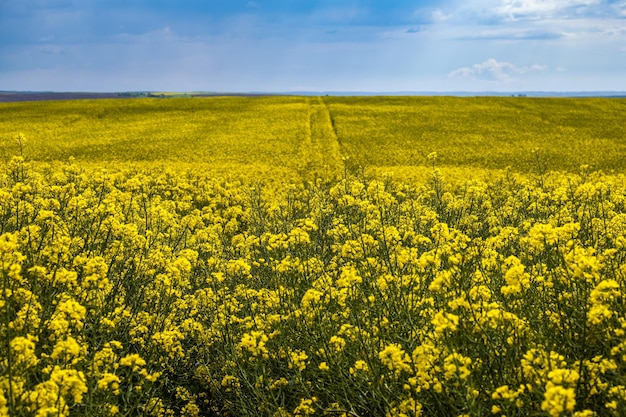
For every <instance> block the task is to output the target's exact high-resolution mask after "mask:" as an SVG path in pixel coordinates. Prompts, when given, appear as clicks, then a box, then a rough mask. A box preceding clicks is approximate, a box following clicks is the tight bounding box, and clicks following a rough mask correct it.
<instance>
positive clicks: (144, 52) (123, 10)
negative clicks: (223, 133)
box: [0, 0, 626, 92]
mask: <svg viewBox="0 0 626 417" xmlns="http://www.w3.org/2000/svg"><path fill="white" fill-rule="evenodd" d="M0 90H49V91H128V90H133V91H136V90H158V91H222V92H225V91H231V92H250V91H271V92H289V91H362V92H379V91H387V92H393V91H442V92H445V91H626V0H463V1H460V0H424V1H418V0H413V1H409V0H396V1H393V0H255V1H248V0H100V1H99V0H0Z"/></svg>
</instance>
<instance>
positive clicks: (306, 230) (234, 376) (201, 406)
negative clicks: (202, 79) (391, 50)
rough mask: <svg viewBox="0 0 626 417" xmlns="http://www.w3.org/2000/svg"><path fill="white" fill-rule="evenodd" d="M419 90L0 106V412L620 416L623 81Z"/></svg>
mask: <svg viewBox="0 0 626 417" xmlns="http://www.w3.org/2000/svg"><path fill="white" fill-rule="evenodd" d="M212 100H213V101H212ZM350 100H353V101H352V102H350ZM368 100H372V101H374V102H373V103H369V104H368ZM385 100H387V101H389V102H391V104H390V103H387V104H384V103H383V104H381V102H383V101H385ZM402 100H404V101H402ZM410 100H417V99H408V98H406V99H399V102H404V103H405V104H404V106H405V107H406V108H405V110H404V112H405V113H402V112H401V111H400V110H398V111H397V112H396V113H393V116H391V115H390V116H389V117H388V118H385V117H383V116H382V115H383V114H384V112H385V111H386V110H385V106H393V105H394V104H393V99H392V98H384V99H381V98H376V99H370V98H362V99H348V98H336V97H333V98H328V97H325V98H323V99H322V98H315V97H311V98H306V97H290V98H277V97H264V98H254V99H246V98H220V99H210V100H204V101H203V100H196V99H164V100H152V101H150V100H128V101H103V102H95V101H81V102H78V101H75V102H58V103H41V104H33V103H21V104H19V105H15V104H13V105H10V106H9V105H7V106H1V107H2V110H6V112H4V113H3V115H9V116H10V117H9V116H7V117H5V118H3V119H2V120H0V122H1V126H2V131H1V132H2V133H1V134H2V135H3V140H4V142H3V143H2V151H3V152H4V162H3V166H2V168H1V169H0V228H1V230H0V280H1V284H0V291H1V292H0V294H1V297H0V336H1V337H0V416H38V417H39V416H41V417H48V416H136V415H146V416H229V417H230V416H232V417H234V416H272V417H274V416H275V417H288V416H294V417H295V416H297V417H301V416H344V417H365V416H398V417H399V416H402V417H404V416H407V417H408V416H420V415H421V416H431V415H437V416H551V417H557V416H576V417H582V416H620V415H622V414H623V410H624V409H626V298H625V297H624V296H623V294H624V286H625V285H626V177H625V176H624V175H623V167H622V165H620V163H621V162H620V160H618V158H616V157H614V156H615V155H614V154H613V153H612V152H618V151H619V150H620V149H621V148H620V147H621V146H622V145H623V140H624V135H623V130H620V129H623V128H624V123H623V122H624V117H625V116H624V114H623V112H622V114H621V115H620V113H619V111H617V110H615V111H614V112H613V113H611V112H610V108H613V107H615V108H617V109H619V108H620V107H619V106H624V104H623V102H621V101H611V100H607V101H606V102H602V101H597V102H596V101H594V100H591V101H585V100H582V101H581V102H578V101H572V102H568V101H567V100H565V101H564V102H563V103H557V102H556V101H555V102H552V101H549V102H545V103H548V104H550V105H548V104H545V103H544V102H541V103H539V102H531V101H529V102H528V103H526V102H525V101H523V100H522V101H519V103H520V105H527V106H530V107H532V106H535V107H533V109H534V110H532V109H531V110H528V111H526V112H525V113H524V114H525V116H523V117H522V116H520V117H521V119H520V120H522V121H524V123H527V122H528V119H527V118H525V117H530V116H529V114H531V115H532V114H534V113H533V112H535V111H537V112H538V111H539V109H540V107H541V105H544V104H545V105H546V106H547V107H546V108H545V114H544V116H543V117H544V118H547V119H550V120H552V121H553V122H551V123H553V124H554V126H557V127H558V126H566V125H567V124H568V123H570V124H571V123H574V122H575V121H576V120H578V119H577V117H582V116H580V115H581V114H587V113H585V111H587V112H588V114H587V116H588V117H587V118H584V117H583V118H582V119H581V120H579V122H580V125H579V126H578V127H577V129H576V130H574V131H572V132H573V134H574V136H572V145H571V147H570V148H567V149H565V148H564V149H562V154H561V153H559V152H558V151H557V146H561V142H558V140H557V139H555V138H556V137H557V135H556V133H555V134H554V135H553V136H549V137H548V138H546V137H545V136H544V135H543V134H542V133H541V131H540V127H537V126H536V125H534V124H531V125H529V127H528V128H527V129H526V130H524V131H520V132H519V135H520V136H521V137H523V140H522V139H520V141H521V142H519V143H517V146H518V148H519V150H520V152H521V151H522V150H524V149H525V148H524V149H522V148H521V145H520V143H526V141H527V142H528V147H529V153H528V155H518V158H519V159H515V158H514V155H513V154H511V155H513V156H510V157H508V156H507V155H509V153H508V152H509V150H510V149H509V147H514V146H515V143H514V142H513V141H514V140H515V138H514V137H510V138H509V140H510V141H512V142H511V143H508V142H507V143H508V144H502V146H500V145H499V142H495V139H494V138H493V137H491V136H489V135H490V134H488V132H495V131H497V130H498V129H496V127H497V126H496V127H494V125H497V124H498V123H500V124H501V125H502V126H504V127H506V126H509V123H513V121H512V120H513V119H506V118H505V116H504V115H503V116H502V118H498V117H497V114H494V113H497V109H499V108H501V107H502V106H504V104H507V103H518V101H516V100H519V99H518V98H510V99H508V100H504V104H503V103H502V102H500V101H498V100H499V99H493V101H489V100H488V99H481V100H483V101H481V100H478V101H479V103H482V104H481V105H482V106H484V107H487V108H488V109H490V112H487V115H486V116H485V118H476V121H475V123H474V124H473V125H472V126H464V127H463V126H460V125H457V129H459V135H460V136H459V137H463V134H464V133H463V132H469V131H475V132H483V133H482V135H483V139H481V140H480V141H477V142H476V146H475V147H471V148H468V149H467V150H466V152H457V153H455V151H454V149H455V148H454V146H453V145H450V144H446V143H447V142H445V141H444V140H443V138H439V139H437V141H434V142H425V143H420V141H419V140H418V139H416V138H418V137H419V129H420V128H422V127H423V126H422V125H421V124H420V123H418V122H417V121H416V120H414V118H413V116H414V115H415V114H414V113H415V111H414V110H415V108H416V107H419V105H418V104H419V103H417V101H415V102H412V103H413V105H414V106H410V105H409V104H407V103H411V101H410ZM421 100H427V99H426V98H424V99H421ZM446 100H449V101H447V102H448V103H450V106H451V108H450V109H449V112H450V114H456V113H459V112H460V113H462V112H464V111H469V110H468V109H465V110H463V109H458V108H455V107H454V103H455V100H456V99H451V98H444V99H441V101H439V102H438V103H439V105H440V106H441V105H443V104H444V103H446ZM418 101H419V100H418ZM399 102H398V103H399ZM359 103H361V104H359ZM398 103H396V104H395V105H398ZM525 103H526V104H525ZM542 103H544V104H542ZM585 103H586V104H585ZM367 104H368V106H369V107H368V106H366V105H367ZM348 105H351V106H354V109H353V110H354V114H353V115H350V110H349V108H348V107H347V106H348ZM507 105H508V104H507ZM511 105H512V104H511ZM557 105H558V106H560V107H558V106H557ZM38 106H40V107H38ZM360 106H361V107H360ZM375 106H379V108H378V110H375ZM550 106H553V107H550ZM594 106H599V107H594ZM602 106H606V109H605V110H606V111H607V113H606V114H604V113H603V114H597V115H596V116H597V117H596V118H594V117H592V114H595V113H597V108H600V107H602ZM365 107H368V108H369V110H367V111H370V113H372V112H373V113H375V114H374V115H373V114H369V115H367V114H363V115H362V120H361V122H360V123H359V122H358V121H357V120H356V118H357V115H359V114H361V113H363V112H365V113H367V111H366V110H365V109H364V108H365ZM461 107H463V106H461ZM505 108H506V106H505ZM621 108H623V107H621ZM54 109H57V110H56V111H57V113H54V112H53V110H54ZM131 109H132V111H131ZM585 109H586V110H585ZM476 111H478V110H476ZM508 111H509V110H505V111H504V114H505V113H506V112H508ZM115 112H117V113H115ZM360 112H361V113H360ZM398 112H399V113H398ZM423 112H424V114H425V116H424V117H425V118H427V115H426V113H427V111H426V110H423ZM455 112H456V113H455ZM570 112H571V113H573V114H570ZM101 113H102V114H103V116H102V118H98V115H99V114H101ZM196 113H200V114H197V115H196V116H194V114H196ZM207 113H208V114H207ZM45 114H48V116H47V117H46V118H44V117H43V115H45ZM111 114H116V116H115V117H113V116H111ZM399 114H405V116H406V118H405V119H402V117H400V116H399ZM89 115H92V116H93V117H92V116H89ZM38 116H41V117H38ZM116 117H117V118H119V119H115V118H116ZM431 117H434V116H431ZM457 117H460V116H459V115H458V114H457ZM474 117H477V116H472V118H469V117H468V118H467V119H466V120H465V123H466V124H470V125H471V123H472V122H471V120H474ZM533 117H534V116H533ZM620 117H621V118H620ZM603 118H605V119H606V120H604V119H603ZM596 119H598V120H604V122H598V121H597V120H596ZM72 120H74V122H72ZM114 120H118V122H119V123H115V122H114ZM194 120H195V123H197V124H196V125H195V126H192V125H193V123H192V122H193V121H194ZM441 120H442V121H445V120H447V119H446V118H445V117H443V116H442V117H441ZM490 120H491V121H490ZM506 120H509V121H508V122H507V121H506ZM554 120H560V121H559V122H554ZM424 123H425V124H428V123H430V122H424ZM437 123H439V122H437ZM450 123H452V124H454V123H457V122H454V123H453V122H452V121H450ZM537 123H539V121H537ZM55 126H56V127H55ZM90 126H92V127H93V129H92V130H91V133H90V129H91V128H90ZM402 126H404V127H402ZM412 126H413V127H415V132H417V133H416V138H411V137H410V135H409V133H408V132H409V131H411V129H412ZM433 126H434V125H433ZM504 127H503V129H504ZM461 128H463V129H465V130H461ZM55 129H56V130H55ZM358 129H362V131H361V133H360V134H359V133H358V131H357V130H358ZM394 129H398V130H397V133H394V132H396V131H395V130H394ZM403 129H404V131H405V133H406V137H405V139H401V135H402V134H403V133H401V132H400V131H402V130H403ZM441 129H442V131H443V132H447V133H446V134H447V135H448V136H449V137H450V138H451V139H450V141H452V142H454V141H460V140H461V139H458V137H455V136H454V133H453V131H454V129H452V128H450V127H445V126H443V125H442V127H441ZM446 129H447V130H446ZM533 129H535V130H533ZM541 129H543V128H541ZM563 129H564V128H563ZM20 132H23V133H20ZM374 132H387V134H388V135H389V138H388V144H387V146H386V147H385V146H382V145H380V146H379V145H378V144H377V143H378V142H377V140H379V139H377V138H378V136H376V135H374ZM433 132H434V131H433ZM529 132H530V133H529ZM576 132H579V133H580V136H579V138H578V139H577V138H576V137H575V133H576ZM433 134H434V133H433ZM477 134H479V133H477ZM512 134H513V132H511V131H506V130H503V131H502V135H512ZM548 134H550V133H549V132H548V133H546V135H548ZM611 134H612V135H613V139H612V141H611V140H609V139H610V135H611ZM360 135H361V136H360ZM533 135H535V137H536V139H535V142H534V146H532V147H531V145H533V143H532V142H533V140H532V137H531V136H533ZM81 137H82V139H81ZM194 138H195V139H194ZM359 138H360V139H359ZM489 138H491V139H489ZM134 140H137V141H138V143H135V142H134ZM193 140H196V142H194V143H192V142H190V141H193ZM380 140H382V139H380ZM490 141H491V142H490ZM602 141H605V142H606V144H607V145H606V146H607V149H608V150H607V152H605V153H602V152H598V149H600V148H598V149H596V148H593V149H592V147H591V145H589V146H587V145H584V144H585V143H587V142H590V143H593V144H596V145H597V144H598V143H605V142H602ZM368 143H369V144H370V145H368ZM489 143H491V146H489ZM370 146H372V147H375V148H376V147H378V149H379V151H378V152H372V153H369V154H368V153H367V152H365V150H367V149H369V147H370ZM459 146H460V145H459ZM576 146H578V148H576ZM585 146H587V147H585ZM594 146H595V145H594ZM414 147H415V149H414ZM481 147H482V148H481ZM479 148H480V149H482V151H481V152H483V153H484V154H485V156H484V160H483V159H481V160H479V159H473V158H474V157H473V156H472V155H475V154H472V152H474V149H479ZM574 148H576V149H579V153H577V154H576V155H579V154H580V158H581V160H575V161H574V162H576V163H578V162H582V163H589V164H590V165H592V167H589V166H586V165H584V166H582V167H581V166H578V167H574V166H573V165H571V164H573V163H574V162H572V163H570V162H568V161H569V159H567V158H568V157H567V156H568V155H573V154H574V153H573V152H574V150H572V149H574ZM359 149H361V150H359ZM592 151H593V152H592ZM476 152H477V151H476ZM385 155H387V156H386V158H387V159H384V158H385ZM490 155H491V156H492V158H490V157H489V156H490ZM562 155H565V156H562ZM70 157H71V159H69V158H70ZM464 158H465V159H464ZM507 158H508V159H507ZM594 158H595V159H594ZM582 159H585V160H582ZM490 161H491V162H490ZM497 161H500V162H503V163H506V164H505V165H504V164H503V165H500V164H499V163H497ZM507 166H510V168H506V167H507ZM388 167H396V168H397V167H400V168H401V169H402V170H405V171H401V175H396V174H384V173H382V172H381V170H383V169H386V168H388ZM413 168H414V169H413ZM412 169H413V170H412ZM399 172H400V171H399ZM416 173H417V174H416ZM405 174H406V176H403V175H405ZM411 176H415V178H416V179H409V178H410V177H411Z"/></svg>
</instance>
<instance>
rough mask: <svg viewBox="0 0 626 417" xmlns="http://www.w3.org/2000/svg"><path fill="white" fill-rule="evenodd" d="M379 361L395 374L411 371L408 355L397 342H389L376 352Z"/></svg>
mask: <svg viewBox="0 0 626 417" xmlns="http://www.w3.org/2000/svg"><path fill="white" fill-rule="evenodd" d="M378 358H379V359H380V361H381V362H382V363H383V364H384V365H386V366H387V368H389V370H391V371H395V373H396V374H398V373H400V372H403V371H407V372H410V371H411V366H410V363H411V359H410V358H409V355H408V354H407V353H406V352H405V351H404V350H403V349H402V348H401V347H400V345H397V344H390V345H387V347H385V349H383V350H382V351H380V352H379V353H378Z"/></svg>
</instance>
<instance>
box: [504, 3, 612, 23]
mask: <svg viewBox="0 0 626 417" xmlns="http://www.w3.org/2000/svg"><path fill="white" fill-rule="evenodd" d="M599 3H600V0H502V1H501V5H500V6H499V7H496V8H495V11H496V14H499V15H501V16H505V17H507V18H508V19H511V20H516V19H519V18H526V19H531V20H536V19H543V18H546V17H554V16H560V17H566V16H567V14H568V10H571V9H576V8H581V7H589V6H593V5H597V4H599Z"/></svg>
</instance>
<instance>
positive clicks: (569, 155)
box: [0, 96, 626, 181]
mask: <svg viewBox="0 0 626 417" xmlns="http://www.w3.org/2000/svg"><path fill="white" fill-rule="evenodd" d="M0 113H1V114H2V117H1V118H0V132H1V133H0V134H1V135H2V139H3V140H2V142H1V143H0V152H1V153H2V154H4V155H5V156H8V155H13V154H15V153H16V150H17V147H18V144H16V141H15V140H14V138H15V137H16V135H17V134H18V133H22V134H23V137H24V139H25V143H24V149H23V151H24V156H25V157H27V159H29V160H30V161H33V162H38V161H40V162H44V161H45V162H49V161H67V159H68V158H70V157H72V158H74V159H76V160H77V161H84V162H88V163H90V164H95V165H104V166H108V165H111V164H114V163H122V164H123V165H128V164H129V163H130V164H140V165H142V166H147V165H148V166H153V167H157V168H159V167H160V166H163V165H164V164H165V165H169V166H171V164H174V163H175V164H181V166H184V167H185V169H188V168H191V169H198V170H203V171H205V172H207V173H208V174H211V175H219V176H233V175H235V176H237V175H241V176H244V177H247V178H250V177H254V178H263V179H264V180H268V181H269V180H270V179H272V178H273V179H274V180H279V181H285V180H286V181H297V180H298V179H299V178H302V177H304V178H305V179H311V178H313V177H320V176H321V177H336V176H340V175H342V173H343V172H344V171H345V170H346V169H347V170H350V171H351V172H364V173H366V174H378V173H382V172H390V173H392V174H393V175H394V176H396V177H399V178H403V179H410V178H423V176H424V173H425V172H428V167H429V161H428V160H427V158H426V156H427V155H428V154H430V153H431V152H437V154H438V165H439V166H441V167H445V168H450V169H451V170H452V171H455V172H458V173H460V175H476V176H479V177H480V176H485V175H486V176H489V175H491V173H492V172H493V171H499V170H503V169H506V168H509V169H511V170H512V171H515V172H520V173H524V172H534V171H536V170H537V169H546V170H556V171H569V172H576V171H578V170H579V169H580V166H581V165H590V166H591V169H594V170H604V171H605V172H607V173H610V172H623V169H624V168H625V167H626V158H623V155H624V154H625V152H626V123H625V122H626V101H625V100H623V99H609V98H528V97H296V96H292V97H265V96H261V97H210V98H199V97H194V98H168V99H155V98H142V99H126V100H119V99H101V100H80V101H45V102H22V103H0ZM146 164H147V165H146ZM452 168H453V169H452Z"/></svg>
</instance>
